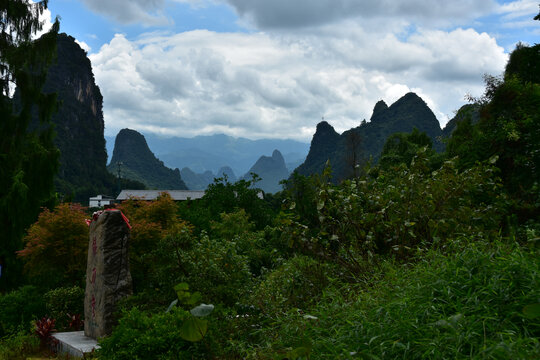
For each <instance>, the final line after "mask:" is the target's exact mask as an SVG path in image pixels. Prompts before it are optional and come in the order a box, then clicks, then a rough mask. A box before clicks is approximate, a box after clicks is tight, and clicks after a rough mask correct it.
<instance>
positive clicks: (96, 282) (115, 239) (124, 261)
mask: <svg viewBox="0 0 540 360" xmlns="http://www.w3.org/2000/svg"><path fill="white" fill-rule="evenodd" d="M129 234H130V232H129V227H128V225H127V224H126V222H125V220H124V217H123V216H122V213H121V212H120V210H110V211H104V212H103V213H102V214H101V215H99V217H98V218H97V220H94V221H92V223H91V224H90V242H89V246H88V264H87V266H86V291H85V296H84V318H85V321H84V334H85V335H86V336H88V337H91V338H94V339H98V338H101V337H104V336H107V335H110V333H111V331H112V328H113V326H114V325H115V324H116V322H115V317H114V314H115V312H116V311H117V303H118V301H119V300H120V299H122V298H124V297H126V296H128V295H131V294H132V284H131V274H130V273H129V265H128V264H129V263H128V242H129V237H130V236H129Z"/></svg>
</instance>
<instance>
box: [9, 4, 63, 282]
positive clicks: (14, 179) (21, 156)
mask: <svg viewBox="0 0 540 360" xmlns="http://www.w3.org/2000/svg"><path fill="white" fill-rule="evenodd" d="M46 8H47V1H40V2H37V3H33V2H31V1H28V0H13V1H2V2H0V18H1V22H0V31H1V33H0V119H1V120H0V134H2V136H1V137H0V163H1V164H2V166H1V167H0V228H1V229H2V234H1V235H0V258H1V259H4V261H3V262H4V269H3V273H2V277H1V278H0V289H1V288H5V287H6V286H8V285H13V284H15V283H16V282H17V281H18V280H19V278H18V276H19V274H18V271H17V270H18V269H17V265H16V263H15V261H14V259H15V251H16V250H20V249H21V246H22V243H21V238H22V236H23V234H24V230H25V229H26V228H27V227H28V226H29V225H30V224H31V223H32V222H34V221H35V220H36V218H37V215H38V214H39V210H40V207H41V206H42V205H44V204H46V203H47V202H49V201H51V200H52V199H54V188H53V178H54V175H55V173H56V171H57V169H58V156H59V153H58V150H57V149H56V147H55V146H54V144H53V136H54V133H53V129H52V128H50V127H47V126H45V127H43V128H41V127H40V128H37V129H34V130H33V131H29V130H28V126H29V123H30V120H31V118H32V113H36V114H37V115H38V118H39V121H40V124H47V123H48V121H49V119H50V117H51V115H52V113H53V111H54V109H55V106H56V100H55V99H56V96H55V94H47V95H45V94H43V93H42V92H41V88H42V86H43V84H44V81H45V76H46V69H47V66H46V65H47V64H49V63H50V62H51V61H52V60H53V58H54V55H55V43H56V34H57V32H58V29H59V23H58V20H57V21H56V22H55V23H54V25H53V27H52V29H51V30H50V31H49V32H48V33H46V34H45V35H43V36H42V37H41V38H40V39H38V40H34V41H32V36H33V35H34V34H35V33H36V32H37V31H39V30H41V29H42V24H41V23H40V21H39V18H38V17H39V15H40V14H42V13H43V11H44V10H45V9H46ZM13 88H16V89H17V99H16V101H15V100H14V98H13V97H12V94H11V91H12V89H13Z"/></svg>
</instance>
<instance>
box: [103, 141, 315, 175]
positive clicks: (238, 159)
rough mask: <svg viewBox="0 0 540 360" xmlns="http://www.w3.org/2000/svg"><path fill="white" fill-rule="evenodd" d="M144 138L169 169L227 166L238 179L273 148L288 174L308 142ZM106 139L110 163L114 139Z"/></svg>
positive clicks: (202, 168) (302, 157)
mask: <svg viewBox="0 0 540 360" xmlns="http://www.w3.org/2000/svg"><path fill="white" fill-rule="evenodd" d="M144 137H145V138H146V142H147V143H148V146H149V148H150V150H151V151H152V152H153V153H154V155H155V156H156V157H157V158H159V159H160V160H161V161H163V162H164V164H165V165H166V166H168V167H170V168H172V169H174V168H178V169H183V168H184V167H188V168H190V169H191V170H192V171H194V172H196V173H203V172H205V171H211V172H212V173H214V174H216V173H217V172H218V170H219V169H220V168H221V167H223V166H230V167H231V168H232V170H233V171H234V173H235V175H236V176H237V177H241V176H243V175H244V174H246V172H247V171H248V170H249V169H250V168H251V166H253V165H254V164H255V162H256V161H257V160H258V159H259V158H260V157H261V156H263V155H267V156H269V155H271V154H272V153H273V151H274V150H276V149H277V150H279V151H280V152H281V154H282V155H283V158H284V159H285V163H286V165H287V168H288V170H289V171H292V170H294V169H295V168H296V167H297V166H299V165H300V164H301V163H302V162H303V161H304V159H305V157H306V155H307V153H308V151H309V144H308V143H304V142H299V141H295V140H279V139H260V140H250V139H246V138H235V137H231V136H227V135H223V134H218V135H211V136H196V137H193V138H180V137H169V138H167V137H159V136H156V135H154V134H144ZM105 139H106V141H107V153H108V154H109V161H110V156H111V154H112V150H113V148H114V141H115V137H112V136H106V137H105Z"/></svg>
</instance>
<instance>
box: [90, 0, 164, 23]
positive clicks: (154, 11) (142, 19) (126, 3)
mask: <svg viewBox="0 0 540 360" xmlns="http://www.w3.org/2000/svg"><path fill="white" fill-rule="evenodd" d="M81 1H82V2H83V3H84V4H85V5H86V6H87V7H88V8H89V9H90V10H92V11H93V12H95V13H98V14H102V15H105V16H108V17H111V18H112V19H114V20H115V21H118V22H119V23H121V24H142V25H144V26H163V25H168V24H169V23H170V20H169V19H168V18H167V16H166V15H165V14H164V13H163V8H164V5H165V0H114V1H111V0H81Z"/></svg>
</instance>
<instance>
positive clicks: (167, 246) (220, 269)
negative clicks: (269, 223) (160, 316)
mask: <svg viewBox="0 0 540 360" xmlns="http://www.w3.org/2000/svg"><path fill="white" fill-rule="evenodd" d="M185 236H188V235H187V234H185V233H184V234H177V235H174V236H167V237H165V238H164V239H162V240H161V241H160V242H159V244H158V248H157V249H156V251H155V252H154V253H153V256H154V257H155V259H161V264H160V265H157V264H159V263H157V262H154V264H156V268H155V269H154V270H153V271H154V274H155V277H156V279H157V280H156V283H158V284H159V287H160V288H163V287H171V288H172V287H173V286H174V285H175V284H176V283H178V282H184V283H188V284H190V285H191V287H192V289H193V290H194V291H198V292H200V293H201V294H202V300H206V301H208V300H212V302H214V303H218V304H226V305H229V306H230V305H234V304H235V303H236V302H237V301H239V299H240V298H241V296H242V294H243V292H244V291H246V289H248V288H249V287H250V285H251V283H252V276H251V273H250V271H249V264H248V259H247V257H246V256H243V255H240V254H239V253H238V249H237V247H236V243H234V242H232V241H227V240H214V239H211V238H210V237H209V236H208V235H206V234H202V235H201V236H200V238H188V239H186V238H185ZM188 241H189V243H188Z"/></svg>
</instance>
